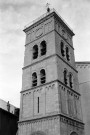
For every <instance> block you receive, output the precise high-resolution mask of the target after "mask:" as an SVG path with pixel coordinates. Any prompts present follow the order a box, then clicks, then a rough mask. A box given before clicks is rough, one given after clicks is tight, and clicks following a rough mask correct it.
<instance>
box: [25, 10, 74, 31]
mask: <svg viewBox="0 0 90 135" xmlns="http://www.w3.org/2000/svg"><path fill="white" fill-rule="evenodd" d="M52 12H55V13H56V14H57V15H58V16H59V17H60V18H61V20H62V21H63V22H64V23H65V24H66V25H67V26H68V24H67V23H66V22H65V20H64V19H63V18H62V17H61V16H60V15H59V14H58V13H57V11H56V10H55V9H54V8H53V9H50V11H49V12H46V13H45V14H43V15H42V16H40V17H38V18H37V19H35V20H33V21H32V22H30V23H28V24H27V25H25V27H24V29H26V28H28V27H29V26H30V25H32V24H34V23H36V22H37V21H39V20H41V19H42V18H44V17H45V16H47V15H49V14H50V13H52ZM68 27H69V29H70V30H71V31H73V30H72V29H71V28H70V26H68Z"/></svg>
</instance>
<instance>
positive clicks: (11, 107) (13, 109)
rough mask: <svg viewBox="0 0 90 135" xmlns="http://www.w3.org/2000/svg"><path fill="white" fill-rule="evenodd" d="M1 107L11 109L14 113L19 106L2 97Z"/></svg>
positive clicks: (0, 100)
mask: <svg viewBox="0 0 90 135" xmlns="http://www.w3.org/2000/svg"><path fill="white" fill-rule="evenodd" d="M0 108H2V109H4V110H6V111H9V112H10V113H12V114H14V113H15V110H16V109H17V107H15V106H14V105H12V104H10V103H9V101H8V102H6V101H4V100H2V99H0Z"/></svg>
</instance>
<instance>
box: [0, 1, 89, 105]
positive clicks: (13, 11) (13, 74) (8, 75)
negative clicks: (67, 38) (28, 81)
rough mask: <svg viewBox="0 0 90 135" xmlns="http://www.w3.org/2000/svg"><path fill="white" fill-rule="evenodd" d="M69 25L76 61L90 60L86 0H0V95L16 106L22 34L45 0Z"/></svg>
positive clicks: (19, 81)
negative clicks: (73, 34) (71, 30)
mask: <svg viewBox="0 0 90 135" xmlns="http://www.w3.org/2000/svg"><path fill="white" fill-rule="evenodd" d="M47 2H48V3H50V4H51V8H55V9H56V11H57V12H58V13H59V14H60V15H61V16H62V18H63V19H64V20H65V21H66V22H67V24H68V25H69V26H70V27H71V28H72V29H73V31H74V33H75V36H74V39H73V45H74V48H75V59H76V61H90V0H48V1H47V0H0V98H1V99H3V100H5V101H8V100H9V101H10V103H12V104H13V105H15V106H17V107H19V104H20V91H21V88H22V67H23V60H24V44H25V34H24V32H23V28H24V26H25V25H26V24H28V23H29V22H31V21H33V20H35V19H36V18H38V17H39V16H41V15H42V14H44V13H45V12H46V7H45V5H46V3H47Z"/></svg>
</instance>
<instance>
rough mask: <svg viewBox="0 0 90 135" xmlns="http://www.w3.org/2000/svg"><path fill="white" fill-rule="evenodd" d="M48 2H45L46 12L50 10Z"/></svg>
mask: <svg viewBox="0 0 90 135" xmlns="http://www.w3.org/2000/svg"><path fill="white" fill-rule="evenodd" d="M49 5H50V4H49V3H47V4H46V8H47V12H50V8H49Z"/></svg>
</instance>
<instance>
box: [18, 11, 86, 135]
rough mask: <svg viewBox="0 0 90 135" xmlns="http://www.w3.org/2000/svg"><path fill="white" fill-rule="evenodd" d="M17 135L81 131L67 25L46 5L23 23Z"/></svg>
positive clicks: (79, 133) (65, 134) (80, 134)
mask: <svg viewBox="0 0 90 135" xmlns="http://www.w3.org/2000/svg"><path fill="white" fill-rule="evenodd" d="M24 32H25V33H26V42H25V55H24V67H23V75H22V91H21V104H20V118H19V123H18V134H19V135H31V134H33V135H34V134H45V135H84V124H83V120H82V111H81V102H80V96H81V95H80V93H79V84H78V78H77V70H76V67H75V59H74V48H73V41H72V38H73V36H74V33H73V31H72V30H71V28H70V27H69V26H68V25H67V24H66V23H65V21H64V20H63V19H62V18H61V17H60V16H59V15H58V14H57V12H56V11H55V10H54V9H52V10H50V9H49V12H48V11H47V13H46V14H44V15H42V16H41V17H39V18H38V19H37V20H35V21H33V23H32V24H31V25H30V24H29V25H28V26H26V27H25V29H24Z"/></svg>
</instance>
